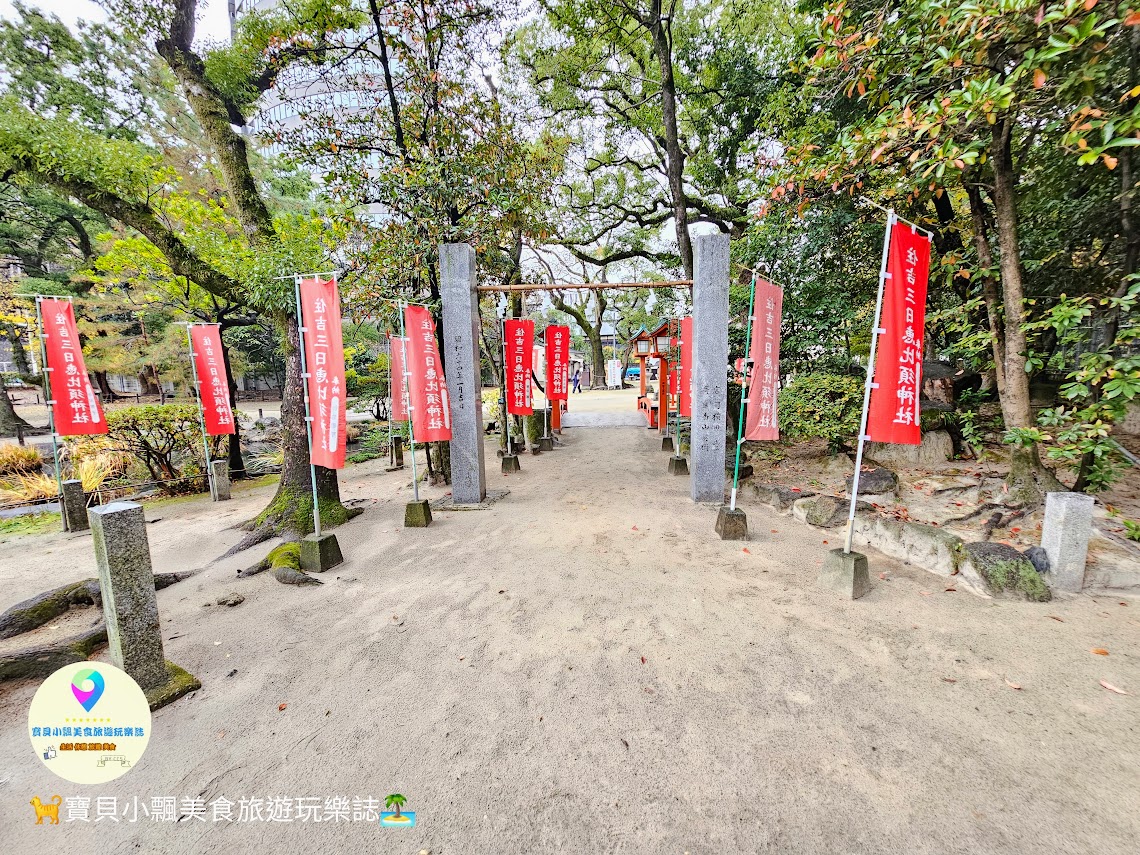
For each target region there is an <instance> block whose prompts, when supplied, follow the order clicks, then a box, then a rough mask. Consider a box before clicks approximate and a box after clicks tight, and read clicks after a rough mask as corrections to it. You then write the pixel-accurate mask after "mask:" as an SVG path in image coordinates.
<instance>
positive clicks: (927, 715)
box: [0, 427, 1140, 855]
mask: <svg viewBox="0 0 1140 855" xmlns="http://www.w3.org/2000/svg"><path fill="white" fill-rule="evenodd" d="M565 438H566V442H567V444H566V447H565V448H562V449H559V450H558V451H555V452H553V453H548V454H544V455H542V456H540V457H530V456H526V457H523V458H522V466H523V472H522V473H521V474H520V475H519V476H514V477H512V478H510V479H505V478H503V477H502V476H501V475H499V474H497V473H495V474H491V475H490V477H489V481H490V485H491V486H492V487H494V488H500V487H503V486H507V487H509V488H510V490H511V495H510V496H509V497H507V498H506V499H504V500H502V501H500V502H499V503H497V504H496V505H494V506H493V507H492V508H490V509H488V510H483V511H472V512H461V513H454V512H453V513H442V512H441V513H438V514H437V522H436V524H435V525H433V526H432V528H431V529H428V530H404V529H402V528H401V527H400V526H399V520H400V518H401V513H402V503H403V502H405V501H407V498H408V494H409V493H410V490H409V488H408V486H407V478H406V476H403V477H401V476H400V475H398V474H396V475H393V474H385V473H383V471H382V467H381V466H380V464H379V463H374V464H368V465H365V466H361V467H356V468H354V469H352V470H350V473H351V474H350V475H349V477H348V478H346V483H345V495H346V498H355V497H373V498H376V499H377V501H376V503H375V504H374V505H371V506H370V507H369V508H368V510H366V512H365V514H364V515H363V516H361V517H360V518H358V519H357V520H355V521H353V522H352V523H350V524H349V525H348V526H347V527H345V528H343V529H342V530H340V531H339V533H338V534H339V538H340V542H341V544H342V546H343V548H344V551H345V554H346V556H347V558H348V563H347V564H345V565H343V566H342V567H340V568H337V569H336V570H334V571H332V572H331V573H330V574H326V578H325V582H326V584H325V585H324V586H323V587H320V588H309V589H296V588H293V587H288V586H283V585H280V584H278V583H277V582H275V581H274V580H273V579H271V578H268V577H266V576H261V577H254V578H251V579H245V580H241V581H236V580H234V578H233V573H234V570H235V568H237V567H239V566H244V565H245V564H248V563H252V561H253V560H255V559H256V557H258V556H259V555H260V554H261V553H262V552H263V551H264V548H263V549H262V550H260V551H258V552H257V554H250V555H246V556H243V557H242V558H240V559H230V560H228V561H226V562H221V563H218V564H214V565H212V566H210V567H209V568H208V569H207V570H206V571H205V572H204V573H203V574H201V575H200V576H199V577H197V578H195V579H193V580H191V581H189V582H185V583H182V584H180V585H176V586H174V587H172V588H169V589H166V590H164V591H161V592H159V606H160V610H161V611H162V614H163V616H164V623H165V624H166V631H165V634H166V636H167V637H168V638H172V639H173V640H171V641H169V642H168V644H167V653H168V656H169V657H170V658H171V659H173V660H174V661H177V662H178V663H179V664H181V665H183V666H184V667H186V668H188V669H189V670H191V671H192V672H194V673H195V674H197V675H198V676H199V677H200V678H201V680H202V682H203V684H204V688H203V689H202V690H201V691H199V692H198V693H197V694H196V695H194V696H192V697H190V698H187V699H183V700H181V701H179V702H177V703H176V704H174V705H173V706H172V707H168V708H166V709H164V710H161V711H159V712H158V713H157V714H156V716H155V721H154V727H153V735H152V738H151V743H150V748H149V749H148V752H147V755H146V757H145V758H144V760H143V762H142V763H141V764H140V765H139V767H138V768H137V769H135V770H133V771H132V772H131V773H130V774H128V775H127V776H126V777H124V778H122V779H120V780H119V781H117V782H114V783H113V784H110V785H107V786H104V787H100V788H80V787H76V786H71V785H66V784H64V783H62V782H60V781H58V780H57V779H55V778H53V776H51V774H50V773H49V772H47V771H46V770H45V769H44V768H43V767H42V766H41V765H40V764H39V763H38V762H37V761H36V760H35V759H34V758H33V757H32V755H31V752H30V748H29V745H28V741H27V738H26V735H25V733H26V732H25V730H24V727H25V721H26V710H27V704H28V702H29V701H30V698H31V695H32V694H33V691H34V688H35V686H34V685H33V684H28V683H24V684H15V685H14V684H6V685H5V686H4V687H3V688H2V689H0V716H2V721H3V723H4V727H3V730H2V733H0V769H2V770H3V771H2V772H0V817H3V819H4V823H3V824H4V826H5V843H6V844H7V845H6V846H5V848H6V849H7V850H8V851H12V852H17V853H33V852H44V851H48V850H47V848H46V847H49V846H50V847H59V846H60V845H61V844H63V845H64V846H66V847H67V849H68V850H71V851H92V850H97V851H99V852H105V853H127V852H139V851H142V852H147V853H198V852H217V853H241V852H268V851H275V852H276V851H305V852H322V853H334V852H344V853H358V852H365V851H369V852H384V853H388V852H392V853H396V852H399V853H405V852H407V853H415V852H419V851H420V850H421V849H428V850H429V851H430V852H431V853H433V855H441V853H457V855H458V853H463V855H467V853H540V852H543V853H545V852H567V853H596V852H614V853H626V852H630V853H633V852H637V853H642V852H644V853H668V852H675V853H678V855H680V853H683V852H689V853H692V855H697V853H729V852H731V853H735V852H758V851H772V852H804V853H823V852H859V853H871V852H884V853H887V852H889V853H899V852H906V853H959V852H960V853H967V852H969V853H976V852H986V853H994V852H1003V853H1005V852H1009V853H1012V852H1024V853H1031V852H1034V853H1035V852H1041V851H1050V852H1062V853H1069V852H1071V853H1086V852H1093V851H1096V852H1100V853H1117V852H1120V853H1123V852H1128V851H1134V849H1133V847H1134V844H1135V840H1136V839H1137V835H1140V812H1138V811H1137V810H1136V808H1137V804H1138V803H1140V773H1138V771H1137V769H1138V768H1140V747H1138V745H1140V743H1138V741H1137V735H1138V727H1140V706H1138V704H1140V663H1138V661H1137V658H1136V655H1135V651H1136V642H1137V639H1138V638H1140V613H1138V610H1140V604H1135V603H1134V604H1132V605H1129V606H1121V605H1118V601H1117V600H1115V599H1096V598H1092V597H1087V596H1080V597H1071V598H1066V599H1064V600H1061V601H1058V602H1054V603H1051V604H1046V605H1043V606H1039V605H1030V604H1026V603H1019V602H1007V601H997V602H989V601H985V600H982V599H978V598H976V597H973V596H971V595H969V594H965V593H944V592H943V587H944V585H942V584H940V581H941V580H939V579H938V578H937V577H934V576H931V575H928V574H925V573H923V572H921V571H919V570H917V569H915V568H909V567H902V566H900V565H898V564H896V563H895V562H892V561H889V560H888V559H885V558H882V557H873V558H872V561H873V574H874V575H877V573H879V572H882V571H888V572H889V574H890V576H891V578H890V580H889V581H880V580H878V579H877V578H875V577H874V575H873V581H874V582H875V590H874V591H873V592H872V593H871V594H869V595H868V596H867V597H865V598H864V599H862V600H860V601H858V602H855V603H851V602H840V601H838V600H836V599H834V598H833V597H832V596H830V595H828V594H826V593H824V592H821V591H817V590H816V589H815V588H814V585H813V581H814V576H815V573H816V570H817V568H818V564H819V560H820V557H821V554H822V552H823V551H824V550H825V549H827V548H828V546H825V545H824V544H823V543H822V542H821V541H822V539H823V537H824V536H823V535H821V534H819V533H817V532H815V531H812V530H809V529H806V528H804V527H801V526H799V525H798V524H797V523H795V522H793V521H791V520H790V519H787V518H782V517H777V516H774V515H770V514H768V513H767V512H766V511H765V510H763V509H759V508H750V509H748V511H749V522H750V525H751V527H752V530H753V532H754V535H753V536H754V538H755V540H754V541H752V542H751V543H750V544H749V545H748V549H749V553H750V554H746V553H744V552H743V551H742V550H741V545H740V544H739V543H722V542H720V541H719V540H716V539H715V536H714V535H713V531H712V528H713V519H714V510H713V509H710V508H707V507H699V506H694V505H693V504H692V503H691V502H690V501H689V499H688V494H687V490H688V483H687V480H686V479H683V478H672V477H669V476H667V475H665V463H666V458H667V455H666V454H664V453H662V452H661V451H660V450H659V447H660V442H659V440H658V439H657V437H656V434H655V433H652V432H649V431H646V430H644V429H641V428H617V427H615V428H579V429H573V430H567V431H566V435H565ZM494 463H495V458H494V456H493V454H492V455H491V457H490V458H489V468H493V466H494ZM434 494H438V491H435V492H434ZM265 495H266V491H265V490H264V489H262V490H260V491H257V492H256V493H255V494H247V495H244V496H243V497H241V498H239V499H238V500H237V501H235V502H234V503H232V504H231V505H230V506H228V507H227V508H226V511H225V512H226V513H227V514H231V515H232V517H233V519H235V520H236V519H239V518H241V517H242V516H243V515H245V514H246V513H249V512H251V511H252V510H253V509H255V508H257V507H258V506H259V505H260V503H262V502H263V501H264V498H265ZM214 513H215V510H214V508H212V507H211V506H210V505H209V503H203V502H200V501H199V502H194V503H187V505H186V506H185V507H178V506H174V507H167V508H166V509H163V510H162V511H161V512H160V513H157V514H154V515H156V516H162V517H163V520H162V521H160V522H158V523H155V524H154V525H153V526H152V529H151V538H152V544H153V548H154V553H155V564H156V569H157V570H173V569H180V568H181V569H185V568H187V567H198V566H201V565H202V564H203V563H204V562H205V561H206V560H208V559H210V558H213V557H214V556H216V555H217V554H220V553H221V552H222V551H224V549H225V548H226V546H228V545H229V544H230V543H232V542H234V540H235V539H236V538H237V536H238V535H237V533H235V532H232V531H223V532H220V533H216V534H215V533H213V532H215V531H216V525H215V524H214V523H213V522H211V518H212V515H213V514H214ZM773 529H775V530H776V531H775V532H773V531H772V530H773ZM32 544H35V545H34V546H33V545H32ZM41 544H47V547H46V548H47V549H51V550H52V553H51V554H45V550H44V549H43V548H41ZM88 552H89V545H88V544H87V543H86V541H84V540H83V538H82V537H78V536H77V537H74V538H72V537H67V536H63V535H60V536H58V537H56V538H53V539H49V540H47V541H38V540H37V541H23V542H22V544H21V543H19V542H16V543H7V544H0V566H2V567H3V576H2V577H0V580H2V581H4V582H5V583H6V584H5V585H4V586H3V590H4V591H5V594H4V601H5V602H4V603H3V605H7V604H8V602H9V601H15V600H17V599H20V598H21V597H22V596H26V595H27V594H28V593H33V592H35V591H36V590H39V589H41V588H44V587H47V585H46V584H44V579H46V578H48V577H49V575H50V578H51V579H52V580H53V582H54V581H57V580H62V578H63V577H65V576H66V577H69V578H70V577H74V578H82V577H83V576H86V575H89V574H90V573H91V570H92V567H91V561H90V557H89V555H88ZM15 561H19V562H20V564H19V566H18V567H17V569H16V570H15V571H13V570H12V569H11V565H10V562H15ZM49 570H50V574H49ZM231 590H233V591H239V592H240V593H242V594H244V595H245V597H246V601H245V603H244V604H243V605H241V606H239V607H237V608H233V609H227V608H224V607H217V606H212V607H209V608H204V607H203V606H202V604H203V603H205V602H207V601H211V602H212V601H213V600H214V599H215V598H216V597H217V596H219V595H221V594H223V593H226V592H229V591H231ZM923 591H927V592H930V595H929V596H923V595H922V593H921V592H923ZM1047 615H1057V616H1059V617H1062V618H1063V622H1058V621H1055V620H1051V619H1049V618H1048V617H1047ZM215 642H221V643H220V644H216V643H215ZM1092 647H1104V648H1108V649H1109V650H1110V652H1111V655H1110V656H1109V657H1107V658H1104V657H1100V656H1094V655H1091V654H1090V653H1089V649H1090V648H1092ZM643 657H644V662H643V659H642V658H643ZM233 668H236V669H238V671H237V674H236V675H234V676H233V677H227V676H226V675H227V673H228V672H230V671H231V669H233ZM1005 678H1008V679H1009V680H1010V681H1012V682H1014V683H1017V684H1019V685H1021V686H1022V687H1023V689H1022V690H1020V691H1015V690H1014V689H1011V688H1010V687H1009V686H1008V685H1007V684H1006V682H1005ZM1100 679H1106V680H1108V681H1109V682H1111V683H1114V684H1116V685H1118V686H1122V687H1124V688H1126V689H1129V690H1131V691H1132V692H1133V694H1132V695H1131V696H1128V697H1123V696H1118V695H1113V694H1110V693H1109V692H1107V691H1105V690H1104V689H1102V688H1101V687H1100V686H1099V685H1098V681H1099V680H1100ZM948 681H956V682H948ZM280 703H287V704H288V707H287V709H286V710H285V711H279V710H278V704H280ZM85 789H86V790H88V791H87V792H84V790H85ZM389 792H401V793H403V794H404V795H406V796H407V797H408V803H407V805H406V808H407V809H408V810H414V811H416V812H417V815H418V822H419V825H418V826H417V827H416V828H415V829H413V830H394V829H380V828H377V827H376V826H375V824H374V823H372V824H369V823H364V822H356V823H343V822H342V823H332V822H328V823H321V824H318V825H313V824H311V823H309V824H301V823H298V822H293V823H288V824H286V823H275V822H252V823H241V824H233V825H225V824H218V825H215V824H213V823H202V822H200V821H198V820H197V819H191V818H188V819H185V820H183V821H181V822H178V823H170V822H167V823H160V822H154V821H148V820H145V819H140V820H139V821H138V823H135V824H130V823H126V822H120V823H119V824H117V825H112V824H110V823H107V822H101V823H99V824H98V825H96V824H94V823H90V824H84V823H78V822H73V823H63V824H61V825H60V826H58V827H45V826H40V827H37V826H35V825H34V824H33V823H34V816H33V813H32V810H31V808H30V807H29V805H28V800H29V799H30V798H31V796H32V795H36V794H38V795H40V796H42V797H47V796H49V795H51V794H54V793H60V794H61V795H63V796H64V797H67V796H75V795H87V796H92V797H94V796H116V797H118V799H119V800H120V803H124V802H128V801H130V800H131V799H133V798H134V797H135V796H138V797H140V798H142V799H144V800H146V801H149V799H150V798H151V797H153V796H175V797H178V798H180V799H181V798H184V797H187V798H195V797H202V798H205V799H207V800H213V799H216V798H218V797H219V796H224V797H226V798H228V799H230V800H232V801H234V802H237V801H238V800H239V799H240V798H247V799H248V798H251V797H257V798H262V799H268V798H270V797H274V796H286V797H297V796H305V797H309V796H320V797H322V798H323V797H329V796H338V795H346V796H350V797H351V796H374V797H377V798H381V799H382V798H383V797H384V795H385V794H387V793H389ZM236 812H237V808H236V807H235V814H236ZM9 847H10V848H9Z"/></svg>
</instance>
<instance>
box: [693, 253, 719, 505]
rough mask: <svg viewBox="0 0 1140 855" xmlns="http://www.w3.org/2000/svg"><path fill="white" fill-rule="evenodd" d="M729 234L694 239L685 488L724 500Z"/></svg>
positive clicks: (697, 496) (701, 498) (696, 496)
mask: <svg viewBox="0 0 1140 855" xmlns="http://www.w3.org/2000/svg"><path fill="white" fill-rule="evenodd" d="M728 244H729V239H728V235H725V234H712V235H700V236H699V237H697V238H696V240H694V242H693V249H694V252H693V257H694V266H693V420H692V428H691V434H690V440H689V457H690V459H691V461H692V467H693V473H692V478H691V480H690V484H689V489H690V493H691V495H692V498H693V501H694V502H716V503H717V504H718V505H719V504H720V503H721V502H723V501H724V448H725V441H724V437H725V434H724V429H725V424H726V420H725V416H726V412H727V409H728Z"/></svg>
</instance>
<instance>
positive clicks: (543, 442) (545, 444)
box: [538, 436, 554, 451]
mask: <svg viewBox="0 0 1140 855" xmlns="http://www.w3.org/2000/svg"><path fill="white" fill-rule="evenodd" d="M538 450H539V451H554V437H552V436H544V437H540V438H539V440H538Z"/></svg>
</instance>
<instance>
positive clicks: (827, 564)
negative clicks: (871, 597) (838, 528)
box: [816, 547, 871, 600]
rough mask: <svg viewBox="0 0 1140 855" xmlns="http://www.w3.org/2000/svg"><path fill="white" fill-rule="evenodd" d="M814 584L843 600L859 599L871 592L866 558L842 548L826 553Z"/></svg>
mask: <svg viewBox="0 0 1140 855" xmlns="http://www.w3.org/2000/svg"><path fill="white" fill-rule="evenodd" d="M816 584H817V585H819V587H821V588H826V589H827V590H829V591H832V592H834V593H836V594H839V596H841V597H843V598H844V599H852V600H857V599H859V598H860V597H861V596H863V595H864V594H866V593H868V592H869V591H870V590H871V580H870V578H869V577H868V576H867V556H866V555H863V554H862V553H861V552H844V551H843V548H842V547H837V548H835V549H832V550H830V551H828V553H827V557H826V558H824V559H823V567H822V568H821V569H820V571H819V579H818V580H817V582H816Z"/></svg>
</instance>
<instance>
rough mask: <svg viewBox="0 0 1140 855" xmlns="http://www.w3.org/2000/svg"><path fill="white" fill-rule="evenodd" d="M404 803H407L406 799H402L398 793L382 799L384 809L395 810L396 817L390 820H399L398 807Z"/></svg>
mask: <svg viewBox="0 0 1140 855" xmlns="http://www.w3.org/2000/svg"><path fill="white" fill-rule="evenodd" d="M406 801H407V799H406V798H404V797H403V796H402V795H400V794H399V793H392V795H390V796H388V798H386V799H384V807H386V808H395V812H396V815H395V816H394V817H392V818H393V819H399V818H400V807H401V805H403V804H404V802H406Z"/></svg>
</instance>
